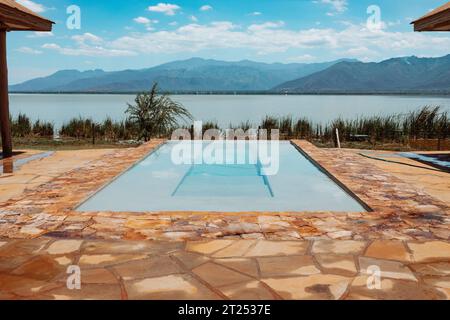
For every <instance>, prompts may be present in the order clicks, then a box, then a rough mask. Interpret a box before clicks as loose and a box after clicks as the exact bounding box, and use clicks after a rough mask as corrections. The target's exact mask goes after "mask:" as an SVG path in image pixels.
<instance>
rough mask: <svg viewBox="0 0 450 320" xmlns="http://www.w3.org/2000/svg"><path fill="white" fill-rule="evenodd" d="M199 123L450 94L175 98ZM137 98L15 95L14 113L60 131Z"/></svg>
mask: <svg viewBox="0 0 450 320" xmlns="http://www.w3.org/2000/svg"><path fill="white" fill-rule="evenodd" d="M172 98H173V99H174V100H176V101H178V102H180V103H182V104H183V105H184V106H185V107H186V108H187V109H188V110H189V111H190V112H191V113H192V114H193V115H194V117H195V119H197V120H203V121H208V120H214V121H217V122H218V123H219V125H220V126H221V127H223V128H224V127H228V125H229V124H230V123H233V124H239V123H240V122H242V121H246V120H249V121H250V122H252V123H254V124H258V123H259V122H260V121H261V119H262V118H263V117H264V116H265V115H274V116H283V115H292V116H293V117H294V118H298V117H306V118H309V119H311V120H313V121H315V122H323V123H326V122H328V121H331V120H333V119H335V118H337V117H339V116H342V117H344V118H355V117H358V116H361V115H377V114H392V113H405V112H408V111H411V110H416V109H418V108H420V107H422V106H425V105H431V106H436V105H440V106H442V107H443V108H444V109H445V110H447V111H450V96H445V97H437V96H436V97H427V96H382V95H379V96H376V95H367V96H363V95H355V96H347V95H336V96H333V95H295V96H294V95H292V96H282V95H174V96H172ZM133 102H134V95H108V94H11V95H10V111H11V114H12V115H13V116H14V117H15V116H17V115H18V114H19V113H24V114H26V115H28V116H29V117H30V118H31V119H32V120H33V121H35V120H37V119H40V120H46V121H51V122H53V123H54V124H55V127H56V128H60V127H61V125H62V124H63V123H64V122H66V121H68V120H70V119H71V118H73V117H79V116H81V117H89V118H92V119H93V120H95V121H102V120H104V119H105V118H107V117H111V118H112V119H114V120H122V119H124V118H125V114H124V111H125V110H126V108H127V103H133Z"/></svg>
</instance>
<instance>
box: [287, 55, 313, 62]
mask: <svg viewBox="0 0 450 320" xmlns="http://www.w3.org/2000/svg"><path fill="white" fill-rule="evenodd" d="M314 60H316V57H314V56H312V55H310V54H302V55H300V56H295V57H290V58H288V61H290V62H311V61H314Z"/></svg>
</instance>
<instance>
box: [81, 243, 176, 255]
mask: <svg viewBox="0 0 450 320" xmlns="http://www.w3.org/2000/svg"><path fill="white" fill-rule="evenodd" d="M182 247H183V244H182V243H177V242H168V241H111V240H108V241H86V242H85V243H84V245H83V252H85V253H89V254H99V253H127V254H130V253H145V254H159V253H170V252H172V251H175V250H179V249H182Z"/></svg>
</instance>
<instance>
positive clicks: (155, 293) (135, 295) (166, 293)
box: [125, 274, 221, 300]
mask: <svg viewBox="0 0 450 320" xmlns="http://www.w3.org/2000/svg"><path fill="white" fill-rule="evenodd" d="M125 288H126V291H127V294H128V298H129V299H131V300H144V299H145V300H217V299H220V298H221V297H220V296H219V295H217V294H216V293H214V292H213V291H211V290H210V289H208V288H207V287H205V286H204V285H202V284H201V283H200V282H199V281H197V280H195V279H194V278H193V277H191V276H189V275H185V274H178V275H168V276H163V277H157V278H148V279H141V280H134V281H126V282H125Z"/></svg>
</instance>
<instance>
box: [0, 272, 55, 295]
mask: <svg viewBox="0 0 450 320" xmlns="http://www.w3.org/2000/svg"><path fill="white" fill-rule="evenodd" d="M59 286H60V284H58V283H50V282H46V281H41V280H36V279H32V278H26V277H22V276H15V275H6V274H0V291H3V292H7V293H13V294H16V295H19V296H22V297H30V296H33V295H36V294H38V293H40V292H44V291H46V290H50V289H53V288H57V287H59Z"/></svg>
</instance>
